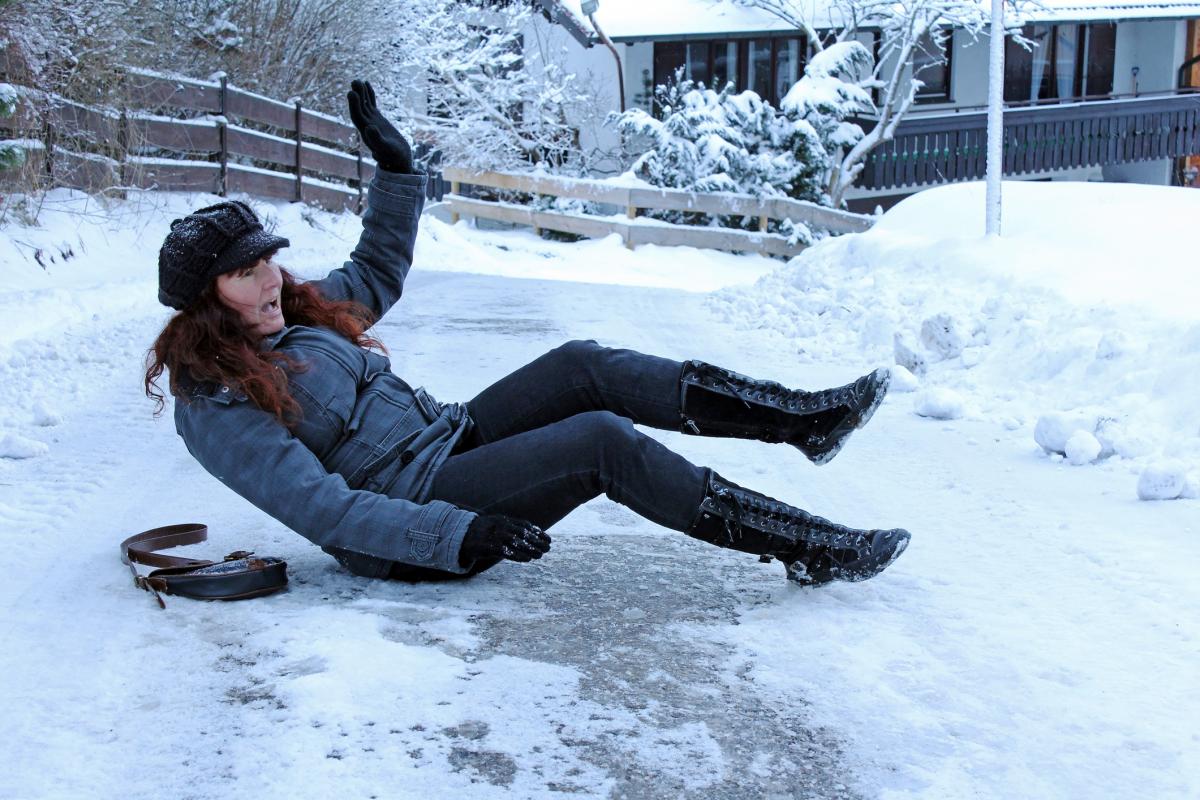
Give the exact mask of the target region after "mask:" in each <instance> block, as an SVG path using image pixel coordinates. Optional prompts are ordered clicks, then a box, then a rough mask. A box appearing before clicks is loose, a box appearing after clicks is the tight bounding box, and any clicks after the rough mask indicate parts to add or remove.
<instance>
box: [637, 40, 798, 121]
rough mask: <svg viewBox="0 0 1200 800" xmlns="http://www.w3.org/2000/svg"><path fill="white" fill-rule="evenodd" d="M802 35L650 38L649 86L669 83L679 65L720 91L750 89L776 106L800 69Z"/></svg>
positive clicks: (690, 74)
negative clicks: (651, 80) (651, 64)
mask: <svg viewBox="0 0 1200 800" xmlns="http://www.w3.org/2000/svg"><path fill="white" fill-rule="evenodd" d="M804 63H805V46H804V39H803V37H799V36H788V37H782V36H780V37H773V38H769V39H741V40H736V39H703V40H693V41H687V42H655V43H654V85H655V86H662V85H664V84H666V83H668V82H669V81H670V80H671V79H672V78H673V77H674V74H675V70H676V69H678V68H679V67H683V68H684V75H683V76H684V78H688V79H690V80H693V81H696V82H697V83H703V84H704V85H705V86H706V87H709V88H712V89H716V90H718V91H720V90H721V89H723V88H724V87H725V84H726V83H730V82H732V83H733V85H734V89H735V91H742V90H744V89H751V90H753V91H754V92H756V93H757V94H758V95H759V97H761V98H763V99H764V100H766V101H767V102H769V103H771V104H773V105H778V104H779V101H780V100H781V99H782V98H783V97H784V95H786V94H787V93H788V90H790V89H791V88H792V85H793V84H794V83H795V82H796V81H797V80H799V79H800V76H801V75H802V74H803V73H804Z"/></svg>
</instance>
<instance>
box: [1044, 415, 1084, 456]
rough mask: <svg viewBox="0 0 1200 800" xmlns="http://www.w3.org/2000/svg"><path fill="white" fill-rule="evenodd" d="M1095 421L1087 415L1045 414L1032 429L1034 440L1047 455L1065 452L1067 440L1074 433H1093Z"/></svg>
mask: <svg viewBox="0 0 1200 800" xmlns="http://www.w3.org/2000/svg"><path fill="white" fill-rule="evenodd" d="M1096 423H1097V419H1096V417H1094V416H1089V415H1087V414H1063V413H1059V412H1054V413H1051V414H1045V415H1043V416H1042V417H1041V418H1040V419H1038V421H1037V426H1036V427H1034V429H1033V438H1034V440H1035V441H1036V442H1037V443H1038V444H1040V445H1041V446H1042V449H1043V450H1045V451H1046V452H1047V453H1062V454H1065V453H1066V452H1067V440H1068V439H1070V438H1071V436H1072V434H1074V433H1075V432H1076V431H1086V432H1087V433H1094V432H1095V430H1096Z"/></svg>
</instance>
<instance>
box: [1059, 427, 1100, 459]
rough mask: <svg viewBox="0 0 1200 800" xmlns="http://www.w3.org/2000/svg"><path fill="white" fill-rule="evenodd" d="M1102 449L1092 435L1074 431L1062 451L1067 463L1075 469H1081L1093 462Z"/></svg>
mask: <svg viewBox="0 0 1200 800" xmlns="http://www.w3.org/2000/svg"><path fill="white" fill-rule="evenodd" d="M1103 449H1104V448H1103V447H1101V445H1100V440H1099V439H1097V438H1096V437H1095V436H1093V435H1092V434H1090V433H1088V432H1087V431H1075V432H1074V433H1073V434H1071V438H1069V439H1067V444H1066V447H1065V448H1064V451H1065V452H1066V456H1067V460H1068V461H1070V462H1071V463H1072V464H1074V465H1075V466H1077V467H1082V466H1083V465H1084V464H1090V463H1092V462H1093V461H1095V460H1096V459H1097V458H1098V457H1099V456H1100V451H1101V450H1103Z"/></svg>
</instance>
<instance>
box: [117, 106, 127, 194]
mask: <svg viewBox="0 0 1200 800" xmlns="http://www.w3.org/2000/svg"><path fill="white" fill-rule="evenodd" d="M117 156H118V157H119V158H120V159H121V161H120V165H119V166H118V167H117V180H119V181H120V182H121V186H122V187H124V186H128V185H129V178H128V176H127V175H126V165H127V164H128V163H129V111H128V109H124V108H123V109H121V120H120V122H119V123H118V124H117Z"/></svg>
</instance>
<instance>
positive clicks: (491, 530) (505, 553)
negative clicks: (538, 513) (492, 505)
mask: <svg viewBox="0 0 1200 800" xmlns="http://www.w3.org/2000/svg"><path fill="white" fill-rule="evenodd" d="M549 549H550V535H549V534H548V533H546V532H545V531H543V530H542V529H541V528H539V527H538V526H536V525H534V524H532V523H529V522H525V521H523V520H519V519H514V518H512V517H506V516H504V515H503V514H480V515H479V516H477V517H476V518H475V519H473V520H472V521H471V524H470V525H469V526H467V534H466V536H464V537H463V543H462V548H461V549H460V550H459V551H458V564H459V566H462V567H467V566H470V565H471V563H472V562H474V561H478V560H481V559H489V560H490V559H497V558H507V559H508V560H510V561H532V560H533V559H535V558H541V557H542V556H543V555H544V554H545V553H546V552H547V551H548V550H549Z"/></svg>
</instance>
